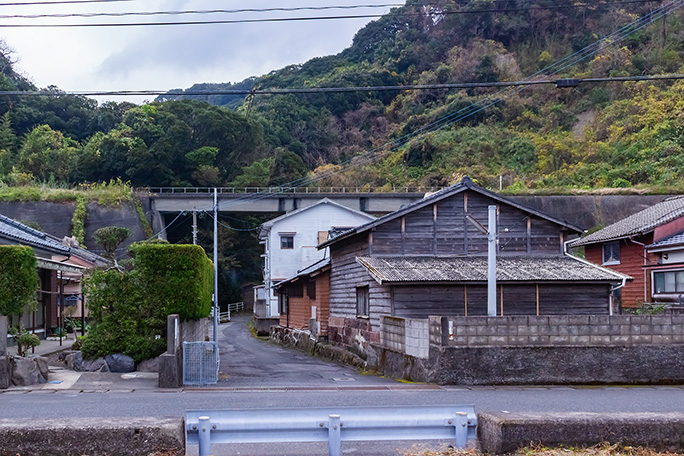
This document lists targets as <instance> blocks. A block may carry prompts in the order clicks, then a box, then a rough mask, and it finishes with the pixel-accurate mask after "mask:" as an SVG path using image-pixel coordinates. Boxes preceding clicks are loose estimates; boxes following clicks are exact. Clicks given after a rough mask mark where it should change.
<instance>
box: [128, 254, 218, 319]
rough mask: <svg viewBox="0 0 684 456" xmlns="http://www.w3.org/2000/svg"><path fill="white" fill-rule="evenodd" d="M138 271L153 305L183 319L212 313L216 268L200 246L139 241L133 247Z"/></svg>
mask: <svg viewBox="0 0 684 456" xmlns="http://www.w3.org/2000/svg"><path fill="white" fill-rule="evenodd" d="M130 252H131V255H132V256H133V264H134V265H135V271H136V274H139V275H140V276H141V277H140V279H141V281H143V282H144V289H145V295H146V296H147V299H148V300H149V301H150V304H152V306H153V307H154V308H157V309H160V310H161V309H163V311H164V318H166V315H170V314H178V315H180V318H181V320H197V319H199V318H204V317H207V316H209V313H210V312H211V295H212V293H213V286H214V269H213V265H212V262H211V261H210V260H209V258H207V255H206V253H205V252H204V249H202V248H201V247H200V246H197V245H175V244H148V243H138V244H134V245H132V246H131V248H130Z"/></svg>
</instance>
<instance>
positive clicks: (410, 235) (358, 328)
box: [319, 177, 628, 346]
mask: <svg viewBox="0 0 684 456" xmlns="http://www.w3.org/2000/svg"><path fill="white" fill-rule="evenodd" d="M490 205H495V206H496V219H497V228H498V230H497V233H496V235H497V261H496V278H497V285H498V286H497V290H496V298H497V314H498V315H550V314H555V315H558V314H568V315H577V314H585V315H586V314H605V315H607V314H609V313H610V312H611V302H610V295H611V288H612V287H616V286H620V285H621V284H623V282H624V281H625V280H627V279H628V277H627V276H625V275H622V274H618V273H615V272H613V271H610V270H608V269H606V268H603V267H600V266H596V265H593V264H590V263H588V262H586V261H583V260H581V259H579V258H575V257H571V256H569V255H565V254H564V243H565V242H566V241H567V240H568V239H570V237H571V236H576V235H577V234H578V233H580V232H581V229H580V228H578V227H576V226H573V225H571V224H569V223H566V222H565V221H563V220H558V219H555V218H552V217H550V216H548V215H546V214H544V213H542V212H539V211H537V210H534V209H530V208H527V207H525V206H522V205H520V204H517V203H515V202H512V201H511V200H509V199H507V198H505V197H503V196H501V195H498V194H496V193H493V192H490V191H488V190H485V189H483V188H481V187H478V186H477V185H475V184H474V183H473V182H472V181H471V180H470V179H469V178H467V177H466V178H464V179H463V180H462V181H461V182H460V183H458V184H456V185H454V186H452V187H449V188H447V189H444V190H442V191H439V192H437V193H435V194H432V195H430V196H427V197H425V198H424V199H423V200H421V201H417V202H415V203H413V204H410V205H408V206H406V207H404V208H403V209H400V210H398V211H395V212H393V213H390V214H388V215H386V216H383V217H380V218H378V219H376V220H374V221H372V222H369V223H366V224H365V225H361V226H359V227H357V228H354V229H351V230H349V231H347V232H345V233H343V234H341V235H340V236H337V237H335V238H332V239H331V240H329V241H327V242H326V243H324V244H322V245H321V246H319V248H325V247H329V249H330V261H331V263H330V265H331V268H330V320H329V337H330V340H331V341H332V342H336V343H341V344H344V345H346V346H353V345H354V343H355V342H354V341H353V340H351V339H354V340H356V341H361V345H363V343H366V342H378V339H379V334H378V328H379V324H380V316H382V315H390V316H397V317H412V318H427V317H428V316H430V315H464V316H475V315H487V235H485V234H483V233H481V232H480V230H478V228H477V227H476V226H475V224H472V223H470V222H469V221H468V220H469V219H470V220H474V221H479V222H481V223H483V224H484V223H487V219H488V206H490Z"/></svg>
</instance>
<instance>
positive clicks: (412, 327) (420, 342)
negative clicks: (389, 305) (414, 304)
mask: <svg viewBox="0 0 684 456" xmlns="http://www.w3.org/2000/svg"><path fill="white" fill-rule="evenodd" d="M429 329H430V325H429V323H428V320H425V319H413V318H397V317H387V316H383V317H382V318H381V319H380V344H381V345H382V347H384V348H387V349H389V350H392V351H395V352H397V353H404V354H407V355H410V356H414V357H416V358H421V359H426V358H428V356H429V353H430V344H429Z"/></svg>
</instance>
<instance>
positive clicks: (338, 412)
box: [185, 405, 477, 456]
mask: <svg viewBox="0 0 684 456" xmlns="http://www.w3.org/2000/svg"><path fill="white" fill-rule="evenodd" d="M476 429H477V416H476V415H475V410H474V408H473V406H472V405H454V406H433V407H338V408H314V409H265V410H209V411H208V410H202V411H199V410H191V411H188V412H186V415H185V436H186V443H187V444H188V445H199V456H209V455H210V454H211V445H212V444H215V443H216V444H220V443H277V442H326V441H327V442H328V445H329V450H330V456H340V455H341V442H347V441H350V442H351V441H378V440H384V441H388V440H389V441H391V440H437V439H448V440H452V441H453V442H454V446H456V447H458V448H463V447H464V446H465V445H466V444H467V443H468V439H475V438H476Z"/></svg>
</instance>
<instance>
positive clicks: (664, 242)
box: [646, 233, 684, 249]
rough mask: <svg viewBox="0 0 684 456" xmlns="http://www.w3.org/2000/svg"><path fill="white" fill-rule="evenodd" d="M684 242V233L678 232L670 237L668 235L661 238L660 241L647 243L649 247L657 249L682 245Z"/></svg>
mask: <svg viewBox="0 0 684 456" xmlns="http://www.w3.org/2000/svg"><path fill="white" fill-rule="evenodd" d="M682 244H684V233H678V234H673V235H672V236H670V237H667V238H665V239H661V240H660V241H658V242H654V243H653V244H651V245H647V246H646V248H647V249H657V248H660V247H673V246H676V245H682Z"/></svg>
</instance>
